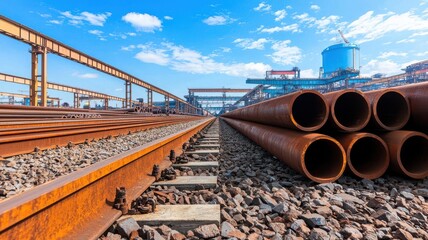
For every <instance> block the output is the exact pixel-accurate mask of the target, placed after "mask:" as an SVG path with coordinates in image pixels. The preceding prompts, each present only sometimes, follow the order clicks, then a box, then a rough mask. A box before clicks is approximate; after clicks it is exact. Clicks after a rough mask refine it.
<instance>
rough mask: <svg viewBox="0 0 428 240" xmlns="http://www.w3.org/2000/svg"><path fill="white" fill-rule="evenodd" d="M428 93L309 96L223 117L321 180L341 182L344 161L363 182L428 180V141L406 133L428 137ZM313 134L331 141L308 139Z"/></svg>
mask: <svg viewBox="0 0 428 240" xmlns="http://www.w3.org/2000/svg"><path fill="white" fill-rule="evenodd" d="M427 93H428V83H420V84H413V85H409V86H402V87H396V88H389V89H381V90H376V91H369V92H365V93H363V92H361V91H358V90H355V89H347V90H341V91H337V92H331V93H327V94H324V95H322V94H320V93H318V92H316V91H312V90H304V91H299V92H295V93H291V94H288V95H285V96H281V97H278V98H274V99H270V100H267V101H264V102H260V103H257V104H254V105H250V106H247V107H244V108H241V109H237V110H234V111H231V112H228V113H226V114H223V115H222V117H223V119H224V120H225V121H226V122H227V123H228V124H229V125H231V126H232V127H234V128H235V129H236V130H238V131H239V132H241V133H242V134H243V135H245V136H247V137H248V138H250V139H251V140H253V141H254V142H255V143H257V144H259V145H260V146H262V147H263V148H265V149H266V150H267V151H268V152H270V153H271V154H273V155H274V156H276V157H277V158H278V159H279V160H281V161H283V162H284V163H285V164H287V165H288V166H289V167H291V168H293V169H294V170H296V171H298V172H299V173H301V174H302V175H304V176H306V177H308V178H309V179H311V180H313V181H315V182H329V181H334V180H336V179H337V178H339V177H340V175H341V174H342V173H343V171H341V170H339V168H340V167H339V165H340V163H342V164H343V166H347V167H346V169H347V171H346V172H347V173H348V174H350V175H353V176H355V177H358V178H365V179H375V178H378V177H380V176H382V175H383V174H384V173H385V172H386V171H387V169H388V168H389V169H390V170H391V172H393V173H396V174H400V175H404V176H406V177H410V178H414V179H423V178H426V177H428V137H427V135H426V134H424V133H422V132H417V131H400V129H402V128H403V127H404V128H406V129H408V130H421V131H428V108H427V107H426V106H424V104H426V103H428V94H427ZM327 119H328V120H327ZM409 119H410V124H407V122H408V121H409ZM406 124H407V125H406ZM363 129H364V132H358V131H362V130H363ZM315 131H322V133H323V134H327V135H323V134H320V133H309V132H315ZM328 135H331V136H334V137H336V139H337V140H335V139H334V138H332V137H330V136H328ZM338 146H340V149H341V150H340V151H342V152H343V159H342V160H340V158H341V157H340V154H339V152H340V151H339V150H338V148H337V147H338ZM330 154H331V155H330ZM340 169H342V168H340ZM343 169H344V168H343Z"/></svg>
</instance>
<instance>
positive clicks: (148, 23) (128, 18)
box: [122, 12, 162, 32]
mask: <svg viewBox="0 0 428 240" xmlns="http://www.w3.org/2000/svg"><path fill="white" fill-rule="evenodd" d="M122 20H123V21H125V22H127V23H130V24H131V25H132V26H133V27H134V28H135V29H136V30H137V31H143V32H154V31H155V30H158V31H162V21H161V20H159V18H158V17H156V16H152V15H150V14H147V13H136V12H130V13H127V14H126V15H125V16H123V17H122Z"/></svg>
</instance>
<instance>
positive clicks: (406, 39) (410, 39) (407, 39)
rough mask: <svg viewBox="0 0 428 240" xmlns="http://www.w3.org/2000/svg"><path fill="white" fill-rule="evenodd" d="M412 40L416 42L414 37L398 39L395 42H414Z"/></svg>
mask: <svg viewBox="0 0 428 240" xmlns="http://www.w3.org/2000/svg"><path fill="white" fill-rule="evenodd" d="M412 42H416V40H415V39H413V38H405V39H402V40H399V41H396V42H395V43H412Z"/></svg>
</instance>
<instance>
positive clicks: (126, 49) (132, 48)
mask: <svg viewBox="0 0 428 240" xmlns="http://www.w3.org/2000/svg"><path fill="white" fill-rule="evenodd" d="M135 48H137V46H135V45H133V44H132V45H129V46H126V47H121V48H120V49H121V50H123V51H131V50H134V49H135Z"/></svg>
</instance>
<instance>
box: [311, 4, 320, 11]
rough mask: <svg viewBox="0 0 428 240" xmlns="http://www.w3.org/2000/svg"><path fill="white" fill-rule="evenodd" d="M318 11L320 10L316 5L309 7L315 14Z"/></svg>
mask: <svg viewBox="0 0 428 240" xmlns="http://www.w3.org/2000/svg"><path fill="white" fill-rule="evenodd" d="M320 9H321V8H320V6H318V5H316V4H313V5H311V10H314V11H315V12H318V11H319V10H320Z"/></svg>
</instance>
